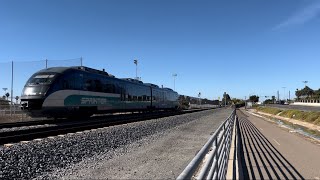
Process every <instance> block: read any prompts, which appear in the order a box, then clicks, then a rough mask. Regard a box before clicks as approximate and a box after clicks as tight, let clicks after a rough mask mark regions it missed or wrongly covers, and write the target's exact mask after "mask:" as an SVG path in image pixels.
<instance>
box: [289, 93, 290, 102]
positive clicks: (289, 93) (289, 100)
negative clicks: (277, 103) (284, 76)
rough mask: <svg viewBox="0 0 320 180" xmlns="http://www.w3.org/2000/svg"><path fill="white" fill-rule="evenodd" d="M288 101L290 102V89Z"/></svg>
mask: <svg viewBox="0 0 320 180" xmlns="http://www.w3.org/2000/svg"><path fill="white" fill-rule="evenodd" d="M289 102H290V91H289Z"/></svg>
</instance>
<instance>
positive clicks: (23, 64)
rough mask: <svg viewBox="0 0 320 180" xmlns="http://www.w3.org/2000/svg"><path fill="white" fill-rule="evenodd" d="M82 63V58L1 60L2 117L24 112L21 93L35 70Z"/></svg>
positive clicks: (0, 107) (0, 103) (0, 106)
mask: <svg viewBox="0 0 320 180" xmlns="http://www.w3.org/2000/svg"><path fill="white" fill-rule="evenodd" d="M81 65H82V58H75V59H66V60H49V59H45V60H37V61H8V62H0V99H1V102H0V117H2V118H3V117H6V116H8V115H9V116H16V115H17V114H18V115H21V114H22V112H21V110H20V109H19V105H20V95H21V92H22V89H23V87H24V84H25V83H26V81H27V80H28V78H29V77H31V75H32V74H34V73H35V72H37V71H39V70H41V69H45V68H49V67H57V66H81ZM19 113H20V114H19Z"/></svg>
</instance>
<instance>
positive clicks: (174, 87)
mask: <svg viewBox="0 0 320 180" xmlns="http://www.w3.org/2000/svg"><path fill="white" fill-rule="evenodd" d="M172 76H173V90H174V91H175V90H176V77H177V76H178V75H177V74H173V75H172Z"/></svg>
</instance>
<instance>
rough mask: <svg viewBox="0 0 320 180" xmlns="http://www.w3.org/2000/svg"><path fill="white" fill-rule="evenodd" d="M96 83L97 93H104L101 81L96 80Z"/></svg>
mask: <svg viewBox="0 0 320 180" xmlns="http://www.w3.org/2000/svg"><path fill="white" fill-rule="evenodd" d="M94 83H95V85H96V88H95V91H97V92H102V83H101V81H100V80H98V79H96V80H94Z"/></svg>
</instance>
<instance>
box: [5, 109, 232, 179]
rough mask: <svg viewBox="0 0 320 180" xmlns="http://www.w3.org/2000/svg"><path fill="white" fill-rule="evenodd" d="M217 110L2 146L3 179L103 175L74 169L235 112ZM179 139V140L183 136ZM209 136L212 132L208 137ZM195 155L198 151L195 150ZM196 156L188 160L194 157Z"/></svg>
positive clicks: (93, 163) (127, 153) (132, 150)
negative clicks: (77, 171)
mask: <svg viewBox="0 0 320 180" xmlns="http://www.w3.org/2000/svg"><path fill="white" fill-rule="evenodd" d="M214 112H216V113H212V110H208V111H203V112H197V113H192V114H184V115H179V116H173V117H165V118H160V119H154V120H149V121H144V122H136V123H130V124H124V125H119V126H113V127H107V128H102V129H97V130H91V131H85V132H82V133H75V134H67V135H65V136H63V137H60V136H57V137H54V138H46V139H43V140H42V141H31V142H29V143H19V144H14V145H13V146H11V147H4V146H1V147H0V179H31V178H36V177H37V178H38V179H54V178H63V177H66V178H75V177H83V178H99V177H92V176H87V177H85V176H83V175H85V174H86V172H85V171H82V173H83V174H82V175H81V174H78V175H79V176H75V175H77V174H75V173H74V172H76V171H73V169H74V170H76V169H78V170H83V169H84V167H87V168H90V167H91V168H92V169H95V167H97V166H99V163H101V162H104V161H106V160H108V159H109V160H114V161H115V163H117V160H115V159H116V158H117V157H125V156H126V155H130V154H132V152H135V151H134V150H136V149H137V148H139V147H142V146H145V145H147V144H150V143H152V142H156V141H157V140H158V139H159V138H160V137H164V136H165V135H166V134H168V133H170V131H174V130H175V129H177V128H178V127H179V126H180V125H183V124H190V123H193V122H194V123H193V124H194V125H195V124H197V123H196V121H195V120H199V119H212V115H214V114H217V115H218V114H219V112H220V116H221V117H220V118H219V122H220V123H221V121H222V120H223V119H225V118H226V117H227V114H230V113H231V110H230V109H229V110H221V109H219V110H214ZM222 112H223V113H222ZM222 116H223V117H222ZM210 117H211V118H210ZM218 124H219V123H218ZM170 129H171V130H170ZM190 130H192V129H190ZM211 132H212V131H211ZM190 133H191V132H190ZM177 138H178V139H179V137H177ZM207 138H208V132H207V137H206V138H205V139H207ZM204 143H205V141H204V142H202V144H204ZM173 145H174V144H171V145H169V146H173ZM194 155H195V152H193V156H194ZM193 156H192V157H193ZM129 157H130V156H129ZM192 157H191V158H188V160H191V159H192ZM145 161H146V160H145ZM95 162H96V163H95ZM110 162H111V161H110ZM146 162H147V161H146ZM123 164H126V162H123ZM186 165H187V162H185V163H184V166H186ZM113 168H117V167H116V166H115V167H113ZM119 168H120V169H118V171H120V172H121V171H123V170H122V169H121V167H120V166H119ZM180 168H181V167H180ZM110 170H111V169H110ZM111 171H114V170H111ZM181 171H182V169H181ZM123 172H125V171H123ZM133 173H134V172H133ZM136 174H137V172H136ZM121 177H125V176H121V175H119V176H118V178H121ZM129 177H130V176H129ZM131 177H132V176H131ZM103 178H106V177H103Z"/></svg>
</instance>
